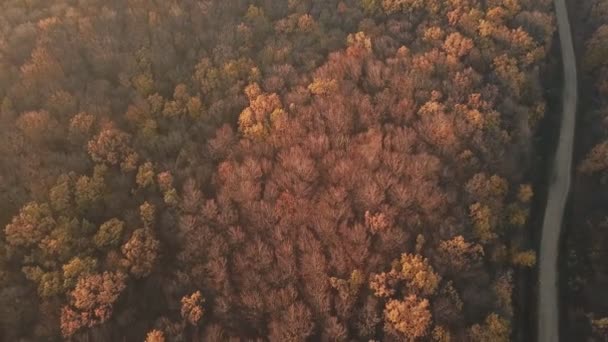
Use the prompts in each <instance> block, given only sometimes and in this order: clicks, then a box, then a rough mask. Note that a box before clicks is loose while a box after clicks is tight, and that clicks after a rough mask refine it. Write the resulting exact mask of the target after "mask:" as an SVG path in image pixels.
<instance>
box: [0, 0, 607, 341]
mask: <svg viewBox="0 0 608 342" xmlns="http://www.w3.org/2000/svg"><path fill="white" fill-rule="evenodd" d="M554 30H555V28H554V18H553V13H552V8H551V2H550V1H549V0H534V1H532V0H509V1H498V0H486V1H478V0H449V1H438V0H437V1H435V0H433V1H431V0H429V1H414V0H344V1H338V0H301V1H298V0H289V1H281V0H235V1H221V0H183V1H177V2H174V1H141V0H121V1H119V0H109V1H107V0H103V1H102V0H59V1H44V0H26V1H19V0H6V1H2V2H0V103H1V106H0V156H2V157H0V180H1V181H0V208H2V210H1V211H0V224H1V225H0V226H1V227H2V228H3V229H2V233H1V234H0V235H1V239H0V333H1V338H0V339H2V340H6V341H17V340H20V339H21V340H24V341H34V340H36V341H37V340H58V339H69V338H71V339H72V340H74V341H122V340H125V341H148V342H153V341H154V342H159V341H199V340H204V341H225V340H234V341H236V340H252V341H253V340H259V341H264V340H269V341H306V340H310V341H313V340H314V341H346V340H370V341H371V340H377V341H380V340H382V341H404V340H405V341H416V340H432V341H441V342H447V341H468V340H470V341H479V342H482V341H493V342H500V341H508V340H509V338H510V334H511V331H512V324H513V315H514V307H513V289H514V287H515V282H514V281H515V280H514V274H515V270H517V269H518V268H525V267H531V266H533V265H534V263H535V260H536V254H535V251H534V250H532V249H530V242H529V241H528V240H527V239H526V238H525V237H526V236H527V232H526V229H527V222H528V219H529V211H530V206H531V201H532V197H533V196H534V190H533V188H532V186H531V185H530V184H529V183H530V180H529V179H527V178H526V173H527V171H528V169H529V168H530V167H531V165H532V162H531V160H532V158H533V154H534V149H533V147H532V139H533V137H534V135H535V133H536V130H537V128H538V125H539V122H540V121H541V120H542V118H543V116H544V114H545V108H546V101H545V98H544V91H543V89H542V87H541V81H542V79H541V75H542V74H543V72H544V71H546V69H547V66H546V63H545V60H546V58H547V54H548V52H549V50H550V48H551V43H552V38H553V33H554ZM590 44H592V43H590ZM589 59H590V62H589V63H590V65H591V66H593V65H594V63H598V62H597V59H594V58H593V56H590V57H589ZM590 167H592V166H590Z"/></svg>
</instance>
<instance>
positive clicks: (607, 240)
mask: <svg viewBox="0 0 608 342" xmlns="http://www.w3.org/2000/svg"><path fill="white" fill-rule="evenodd" d="M577 7H578V12H579V15H580V17H581V18H580V23H579V25H578V27H577V30H578V31H579V34H580V35H581V36H582V37H583V39H582V40H583V41H584V44H583V45H582V47H581V50H582V51H581V53H580V55H581V56H580V59H581V61H580V64H581V68H580V69H581V71H580V79H581V86H580V88H581V91H580V102H581V105H580V111H579V117H580V119H579V128H578V145H579V147H578V149H579V152H581V154H582V158H580V161H579V163H578V165H577V168H576V171H575V175H576V177H575V183H574V191H573V192H574V195H573V208H574V209H573V212H572V214H573V215H572V218H571V220H570V225H569V227H568V231H567V240H566V243H565V252H564V253H563V254H564V256H563V258H564V261H563V262H564V265H565V266H566V270H567V278H566V279H565V280H566V281H567V282H566V283H565V284H564V287H565V293H566V294H567V301H566V305H565V310H566V313H567V314H566V316H565V317H567V318H568V321H569V323H570V324H569V329H568V330H569V332H568V333H569V334H570V336H578V337H581V338H583V336H585V337H587V338H589V340H590V341H608V296H606V294H605V289H606V286H607V285H608V262H607V260H608V249H607V248H606V246H607V244H608V196H607V194H608V183H607V182H608V59H607V56H608V1H607V0H586V1H583V2H581V3H578V4H577Z"/></svg>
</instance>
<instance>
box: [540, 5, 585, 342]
mask: <svg viewBox="0 0 608 342" xmlns="http://www.w3.org/2000/svg"><path fill="white" fill-rule="evenodd" d="M554 4H555V14H556V17H557V26H558V31H559V38H560V44H561V50H562V61H563V66H564V87H563V91H562V111H563V113H562V122H561V128H560V134H559V142H558V146H557V151H556V154H555V159H554V161H553V165H552V171H551V180H550V182H549V189H548V194H547V207H546V208H545V217H544V220H543V230H542V238H541V243H540V255H539V259H540V263H539V276H538V277H539V291H538V341H539V342H558V341H559V310H558V309H559V305H558V287H557V280H558V269H557V257H558V250H559V237H560V231H561V226H562V219H563V216H564V208H565V206H566V200H567V198H568V193H569V190H570V171H571V168H572V153H573V148H574V128H575V125H576V107H577V95H578V94H577V75H576V57H575V54H574V46H573V42H572V31H571V29H570V21H569V18H568V9H567V8H566V0H554Z"/></svg>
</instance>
